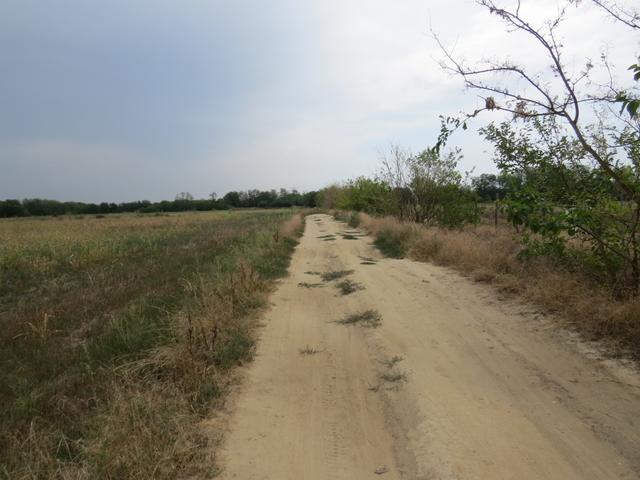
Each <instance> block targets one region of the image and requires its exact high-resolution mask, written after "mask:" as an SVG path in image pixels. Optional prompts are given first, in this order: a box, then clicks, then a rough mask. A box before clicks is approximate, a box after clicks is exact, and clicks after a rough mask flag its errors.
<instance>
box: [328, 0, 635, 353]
mask: <svg viewBox="0 0 640 480" xmlns="http://www.w3.org/2000/svg"><path fill="white" fill-rule="evenodd" d="M476 3H477V4H478V6H479V8H480V9H482V10H485V11H486V13H487V14H488V15H493V16H495V17H497V18H498V19H499V20H500V21H501V22H503V23H504V25H505V29H506V30H507V31H509V32H517V33H518V34H520V35H522V36H523V37H524V38H529V39H530V41H531V45H530V47H531V48H532V49H537V51H538V52H539V53H541V54H542V55H544V56H545V57H546V59H547V67H542V68H541V67H540V66H539V64H533V63H528V59H527V57H526V56H525V57H522V58H519V59H518V60H513V59H511V58H506V57H505V59H504V60H502V61H501V60H500V59H499V58H498V59H497V60H495V59H494V60H492V61H482V60H479V61H478V62H477V63H472V62H470V61H468V60H464V61H463V60H462V59H461V58H457V57H456V56H455V55H454V53H453V52H452V51H451V50H450V49H448V48H447V46H446V45H445V42H444V41H443V40H442V39H441V38H440V37H438V35H437V34H435V33H434V37H435V39H436V41H437V43H438V44H439V45H440V47H441V51H442V54H443V62H442V66H443V68H444V69H445V70H447V71H449V72H450V73H452V74H454V75H457V76H458V77H459V78H460V79H461V81H462V82H463V83H464V84H465V86H466V87H467V88H469V89H471V90H473V91H476V92H478V93H479V95H481V96H482V98H483V104H482V105H481V106H479V107H478V108H475V109H473V110H472V111H471V112H469V113H466V114H465V113H462V114H460V116H458V117H443V118H442V119H441V120H442V127H441V131H440V134H439V136H438V138H437V140H436V141H435V142H434V145H433V146H431V147H428V148H425V149H424V150H422V151H420V152H418V153H413V152H410V151H408V150H406V149H403V148H402V147H399V146H392V147H391V148H390V149H389V150H388V151H387V152H386V155H384V156H383V158H382V162H381V165H380V168H379V171H378V173H377V174H376V175H374V176H373V177H371V178H366V177H360V178H356V179H354V180H351V181H348V182H346V183H345V184H342V185H332V186H330V187H327V188H325V189H324V190H322V191H321V192H320V193H319V195H318V204H319V205H320V206H322V207H324V208H326V209H337V210H338V211H339V213H337V218H339V219H340V220H342V221H345V222H348V223H349V225H350V226H351V227H358V226H360V227H362V228H364V229H366V230H368V231H369V232H371V233H373V234H374V236H375V244H376V246H377V247H378V248H379V249H380V250H381V252H383V253H384V254H385V255H387V256H389V257H394V258H403V257H410V258H414V259H417V260H424V261H430V262H434V263H437V264H440V265H446V266H451V267H454V268H457V269H459V270H461V271H463V272H465V273H468V274H469V275H471V276H473V277H474V278H476V279H477V280H479V281H486V282H492V283H494V284H495V285H496V286H497V287H498V288H500V289H501V290H502V291H503V292H505V293H511V294H517V295H519V296H522V297H524V298H526V299H529V300H532V301H534V302H535V303H537V304H538V305H540V307H541V309H542V310H544V311H546V312H552V313H558V314H560V316H561V317H563V318H565V319H567V320H568V321H569V322H570V323H571V324H572V325H573V326H575V327H576V329H578V330H579V331H581V332H583V333H585V334H586V335H587V336H588V337H589V338H606V339H608V340H610V341H611V342H612V344H613V345H615V346H617V347H620V348H621V350H624V351H626V352H630V353H631V354H632V355H636V356H640V118H639V116H638V109H639V108H640V100H639V98H640V84H639V83H638V82H640V66H638V65H637V64H634V65H631V66H629V67H628V68H627V67H626V66H625V67H624V68H623V69H620V70H618V69H617V68H616V67H615V66H614V65H612V64H611V63H610V62H609V59H608V58H607V54H606V53H602V54H599V53H598V52H593V53H594V56H599V58H600V60H599V61H598V62H594V61H592V60H591V59H590V58H585V61H584V65H583V66H582V67H581V68H577V69H576V68H574V67H573V66H572V65H569V64H567V63H565V61H564V58H565V57H564V55H563V54H564V49H565V45H567V44H568V42H570V41H571V39H570V37H568V36H566V38H565V35H566V34H567V33H568V32H566V31H563V30H562V29H563V25H564V23H565V20H567V18H568V17H570V16H571V14H572V12H573V11H574V9H575V8H580V5H579V3H581V2H573V1H567V2H565V5H564V7H563V8H560V9H559V10H558V11H557V12H555V11H554V14H552V15H553V16H552V18H549V19H548V22H546V23H545V22H543V23H541V24H539V23H537V22H534V21H532V20H531V19H528V18H526V15H525V13H526V10H525V9H524V8H522V9H521V8H520V4H519V2H517V4H514V6H513V8H511V7H503V5H502V4H499V3H498V2H494V1H492V0H477V1H476ZM582 3H592V4H593V6H595V8H598V9H600V12H601V14H602V16H603V19H604V20H605V21H611V22H615V23H616V24H617V25H619V26H620V28H621V29H622V28H624V29H631V30H632V31H633V32H638V31H640V30H639V29H640V23H639V22H638V19H639V18H640V13H639V12H638V11H637V10H635V9H633V8H631V7H629V8H627V7H625V5H626V4H624V3H622V2H615V1H595V0H594V1H592V2H582ZM537 25H540V26H539V27H538V26H537ZM559 38H563V40H562V43H560V42H559V41H558V39H559ZM575 40H576V41H580V39H575ZM494 56H495V55H494ZM631 61H633V59H629V63H631ZM603 78H605V79H606V80H603V81H601V80H600V79H603ZM603 82H604V83H603ZM481 115H485V116H487V115H491V116H492V119H493V120H494V121H493V122H491V123H489V124H488V125H486V126H484V127H482V128H479V129H478V131H477V133H479V134H480V135H481V136H482V137H483V138H484V139H485V140H486V141H487V142H488V143H489V144H490V145H491V147H492V150H493V152H494V161H495V167H496V170H497V172H498V173H496V174H483V175H480V176H477V177H472V176H471V175H469V174H465V175H463V174H461V173H460V170H459V162H460V160H461V158H462V152H461V151H460V150H458V149H456V148H450V147H448V145H449V144H450V143H451V139H452V138H454V137H453V136H454V135H461V134H463V132H465V131H467V132H468V131H469V130H471V127H472V126H473V124H474V121H475V119H476V118H477V117H478V116H481ZM354 212H355V213H354ZM357 212H360V214H359V215H356V213H357Z"/></svg>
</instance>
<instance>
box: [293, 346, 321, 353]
mask: <svg viewBox="0 0 640 480" xmlns="http://www.w3.org/2000/svg"><path fill="white" fill-rule="evenodd" d="M321 351H322V350H318V349H315V348H313V347H310V346H309V345H307V346H306V347H304V348H299V349H298V352H300V355H315V354H316V353H320V352H321Z"/></svg>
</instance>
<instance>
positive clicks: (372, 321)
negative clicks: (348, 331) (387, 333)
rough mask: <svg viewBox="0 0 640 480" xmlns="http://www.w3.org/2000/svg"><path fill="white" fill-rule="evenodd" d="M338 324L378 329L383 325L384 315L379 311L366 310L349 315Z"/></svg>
mask: <svg viewBox="0 0 640 480" xmlns="http://www.w3.org/2000/svg"><path fill="white" fill-rule="evenodd" d="M336 323H339V324H340V325H362V326H363V327H367V328H376V327H379V326H380V324H381V323H382V315H380V313H379V312H378V311H377V310H365V311H364V312H360V313H354V314H352V315H347V316H346V317H344V318H343V319H341V320H338V321H337V322H336Z"/></svg>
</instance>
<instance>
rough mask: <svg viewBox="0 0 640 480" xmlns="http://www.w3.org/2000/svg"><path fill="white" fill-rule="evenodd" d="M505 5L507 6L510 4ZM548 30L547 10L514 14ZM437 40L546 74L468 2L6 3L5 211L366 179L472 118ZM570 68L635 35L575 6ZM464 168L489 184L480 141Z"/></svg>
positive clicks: (626, 46) (465, 54)
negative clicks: (384, 162)
mask: <svg viewBox="0 0 640 480" xmlns="http://www.w3.org/2000/svg"><path fill="white" fill-rule="evenodd" d="M504 4H505V5H510V4H513V2H509V1H505V2H504ZM522 5H523V7H522V11H523V13H524V14H526V15H527V16H528V17H529V18H532V21H534V22H538V23H539V24H542V22H543V21H544V19H545V18H546V17H548V16H550V15H553V14H554V13H555V12H556V11H557V8H558V7H557V6H558V0H529V1H527V0H523V1H522ZM432 31H433V32H436V33H437V34H438V35H439V36H440V38H441V39H442V41H443V42H444V44H445V45H447V47H449V48H452V49H454V51H455V53H456V55H459V56H460V58H465V59H467V60H469V61H473V60H480V59H482V58H505V57H508V58H513V59H516V60H517V61H519V62H520V61H522V62H523V63H525V62H526V64H527V65H529V66H530V67H531V68H532V69H534V70H535V69H543V68H544V66H545V62H544V59H543V57H541V56H540V54H539V52H538V51H537V50H536V49H535V48H534V47H535V45H534V44H533V43H531V42H530V41H529V40H528V39H527V38H525V37H523V36H518V35H515V34H510V33H508V32H506V31H505V29H504V27H503V26H502V25H501V24H500V22H499V21H498V20H497V19H496V18H494V16H490V15H488V13H487V12H486V11H485V10H484V9H482V8H481V7H479V6H478V5H477V4H476V3H475V2H474V1H473V0H449V1H445V0H420V1H418V0H323V1H320V0H314V1H311V0H306V1H305V0H296V1H294V0H269V1H268V2H267V1H264V0H262V1H259V0H254V1H249V0H234V1H218V0H109V1H104V0H56V1H47V2H43V1H41V0H2V2H0V65H1V66H2V68H1V69H0V198H33V197H39V198H51V199H57V200H64V201H70V200H77V201H90V202H101V201H115V202H121V201H130V200H137V199H148V200H152V201H156V200H161V199H171V198H174V197H175V195H176V194H177V193H178V192H191V193H192V194H193V195H194V196H195V197H196V198H204V197H207V196H208V195H209V194H210V193H211V192H216V193H217V194H218V195H222V194H224V193H225V192H228V191H230V190H246V189H252V188H258V189H272V188H276V189H279V188H281V187H282V188H287V189H292V188H296V189H298V190H302V191H309V190H315V189H319V188H322V187H324V186H326V185H328V184H330V183H332V182H338V181H344V180H347V179H349V178H354V177H356V176H359V175H371V174H374V173H375V172H376V171H377V170H378V168H379V165H380V156H381V153H382V152H384V150H385V149H387V148H388V147H389V145H390V144H398V145H401V146H403V147H405V148H407V149H410V150H413V151H419V150H421V149H424V148H426V147H428V146H430V145H433V144H434V142H435V139H436V137H437V134H438V130H439V116H440V115H455V114H458V113H459V112H461V111H473V110H474V109H475V108H477V107H479V106H481V105H482V104H483V100H482V99H481V98H479V96H478V93H477V92H473V91H465V89H464V86H463V84H462V82H461V80H460V79H459V78H456V77H453V76H451V75H449V74H447V73H446V72H445V71H443V70H442V68H441V67H440V65H439V63H440V61H441V60H442V58H443V57H442V53H441V51H440V50H439V48H438V46H437V44H436V42H435V41H434V39H433V37H432V34H431V32H432ZM562 33H563V41H564V45H565V47H566V51H567V53H566V55H567V56H566V59H567V62H568V64H569V65H570V66H571V67H573V68H575V69H579V68H581V66H582V65H584V63H585V62H586V58H587V57H591V58H595V59H597V58H598V57H599V53H600V51H602V50H604V51H607V52H608V54H609V57H610V60H611V61H612V63H613V64H614V66H615V71H616V72H618V71H622V72H624V70H625V69H626V66H627V65H630V64H631V63H635V62H636V59H637V53H638V51H639V49H638V38H637V36H636V37H634V36H633V35H631V34H630V33H629V32H627V31H626V30H624V29H623V28H621V27H620V26H619V25H616V24H615V23H614V22H612V21H610V20H608V19H607V18H605V16H604V15H603V13H602V12H601V11H599V10H597V9H595V8H593V7H592V6H591V5H590V2H588V1H583V2H582V4H581V5H580V7H579V8H575V9H572V11H571V12H570V21H568V22H567V24H566V25H564V26H563V30H562ZM491 120H500V118H497V117H494V118H487V117H484V118H482V119H479V120H478V121H477V122H476V123H475V124H473V125H472V126H471V128H470V130H468V131H466V132H464V134H462V133H460V134H456V135H455V136H454V137H453V138H452V139H451V146H459V147H460V148H462V151H463V154H464V159H463V160H462V161H461V163H460V169H461V171H473V172H474V174H479V173H484V172H493V171H495V167H494V165H493V162H492V160H491V148H490V145H488V144H486V143H485V142H484V141H483V140H482V139H481V138H480V136H479V135H478V134H477V132H476V131H475V130H476V129H477V127H478V126H481V125H483V124H484V123H486V122H487V121H491Z"/></svg>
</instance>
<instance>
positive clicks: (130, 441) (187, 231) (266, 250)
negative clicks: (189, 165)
mask: <svg viewBox="0 0 640 480" xmlns="http://www.w3.org/2000/svg"><path fill="white" fill-rule="evenodd" d="M301 228H302V217H301V215H299V214H294V212H292V211H282V210H281V211H261V212H257V211H253V212H252V211H234V212H206V213H205V212H203V213H185V214H175V215H162V216H142V215H133V214H132V215H122V216H118V215H114V216H106V217H104V218H95V217H84V218H82V217H61V218H42V219H15V220H2V221H0V365H1V368H0V408H1V409H2V417H1V420H0V422H1V423H0V477H2V478H11V479H22V478H24V479H27V478H64V479H85V478H140V479H142V478H145V479H147V478H176V477H178V476H181V477H188V476H190V475H195V474H211V473H214V471H215V458H213V454H212V452H213V451H214V449H213V448H208V446H207V444H208V443H210V442H211V441H212V440H211V439H210V438H207V436H205V435H203V433H202V432H201V431H200V430H199V428H198V421H199V420H200V419H201V418H202V416H203V415H204V414H205V413H206V412H208V411H210V409H211V408H214V407H215V406H216V403H217V402H220V401H221V399H222V398H223V397H224V393H225V391H226V390H227V389H228V386H229V382H230V378H231V377H232V376H231V375H230V373H229V372H230V371H231V369H232V368H233V367H234V366H235V365H238V364H239V363H242V362H244V361H247V360H249V359H251V357H252V353H253V336H252V324H253V319H254V318H255V314H256V313H257V312H258V311H259V309H260V307H261V306H263V304H264V300H265V298H266V294H267V293H268V292H269V290H270V289H271V287H272V284H273V280H274V279H275V278H277V277H279V276H282V275H284V274H285V273H286V268H287V265H288V261H289V257H290V254H291V252H292V250H293V247H294V245H295V243H296V236H297V234H298V233H299V232H300V231H301Z"/></svg>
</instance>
